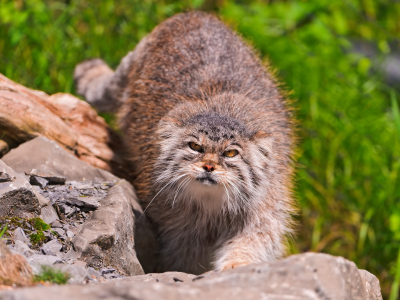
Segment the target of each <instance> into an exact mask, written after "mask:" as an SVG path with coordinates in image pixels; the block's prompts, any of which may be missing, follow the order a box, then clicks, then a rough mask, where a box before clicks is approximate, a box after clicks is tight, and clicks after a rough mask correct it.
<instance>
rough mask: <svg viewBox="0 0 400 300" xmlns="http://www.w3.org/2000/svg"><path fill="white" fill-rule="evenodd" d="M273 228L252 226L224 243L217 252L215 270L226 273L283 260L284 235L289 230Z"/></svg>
mask: <svg viewBox="0 0 400 300" xmlns="http://www.w3.org/2000/svg"><path fill="white" fill-rule="evenodd" d="M270 225H271V223H270ZM276 225H278V224H277V223H276ZM273 227H274V226H272V227H271V226H268V227H267V226H251V227H248V228H245V229H244V230H243V231H242V232H241V233H240V234H238V235H237V236H235V237H233V238H231V239H229V240H227V241H224V242H223V243H222V245H221V247H219V249H218V250H217V251H216V255H215V260H214V269H215V270H217V271H224V270H228V269H232V268H236V267H239V266H242V265H248V264H252V263H261V262H267V261H273V260H276V259H278V258H281V257H282V256H283V255H284V254H285V241H286V239H285V235H284V234H285V232H287V231H288V230H285V228H277V227H275V228H273ZM279 227H280V226H279Z"/></svg>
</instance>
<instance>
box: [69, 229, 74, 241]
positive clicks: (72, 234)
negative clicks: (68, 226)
mask: <svg viewBox="0 0 400 300" xmlns="http://www.w3.org/2000/svg"><path fill="white" fill-rule="evenodd" d="M74 236H75V234H74V233H73V232H72V231H70V230H67V237H68V238H70V239H72V238H73V237H74Z"/></svg>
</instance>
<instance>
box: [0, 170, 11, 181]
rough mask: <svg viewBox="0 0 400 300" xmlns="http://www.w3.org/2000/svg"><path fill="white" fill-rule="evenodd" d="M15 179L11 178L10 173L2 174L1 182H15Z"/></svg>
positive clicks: (0, 176)
mask: <svg viewBox="0 0 400 300" xmlns="http://www.w3.org/2000/svg"><path fill="white" fill-rule="evenodd" d="M14 179H15V178H14V177H12V176H10V174H8V173H4V172H0V182H9V181H13V180H14Z"/></svg>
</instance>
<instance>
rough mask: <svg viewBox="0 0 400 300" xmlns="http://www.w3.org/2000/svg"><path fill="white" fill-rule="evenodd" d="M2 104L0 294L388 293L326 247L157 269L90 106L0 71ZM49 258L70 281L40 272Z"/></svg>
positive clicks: (147, 234) (118, 164)
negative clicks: (204, 267) (213, 267)
mask: <svg viewBox="0 0 400 300" xmlns="http://www.w3.org/2000/svg"><path fill="white" fill-rule="evenodd" d="M0 103H1V104H4V105H2V107H3V108H2V109H0V129H1V130H3V131H4V132H5V135H4V136H5V139H0V155H2V157H1V159H2V160H0V230H1V232H2V233H0V235H2V236H1V239H0V299H4V300H8V299H10V300H11V299H13V300H17V299H18V300H31V299H32V300H33V299H58V300H64V299H68V300H69V299H77V300H80V299H85V300H91V299H143V300H145V299H189V300H190V299H193V300H195V299H196V300H197V299H209V298H210V299H229V300H233V299H269V300H278V299H326V300H327V299H360V300H361V299H363V300H364V299H382V296H381V292H380V286H379V281H378V279H377V278H376V277H375V276H374V275H372V274H371V273H369V272H367V271H365V270H358V269H357V267H356V265H355V264H354V263H353V262H351V261H348V260H346V259H344V258H342V257H334V256H330V255H327V254H317V253H305V254H299V255H293V256H291V257H288V258H286V259H283V260H280V261H275V262H270V263H262V264H258V265H249V266H243V267H239V268H237V269H233V270H229V271H225V272H222V273H217V272H208V273H206V274H203V275H200V276H195V275H192V274H185V273H179V272H167V273H155V272H156V271H157V252H158V248H157V242H156V238H155V235H154V233H153V231H152V228H151V226H150V224H149V222H148V220H147V219H146V216H145V215H144V212H143V210H142V209H141V207H140V205H139V204H138V200H137V197H136V194H135V190H134V188H133V187H132V185H131V184H130V183H129V182H128V181H126V180H124V179H121V178H119V177H116V176H114V175H113V174H111V173H110V172H108V171H106V170H109V171H113V172H114V174H119V175H120V176H124V177H125V178H128V179H129V174H128V173H127V170H126V169H125V165H126V164H125V163H124V162H123V160H122V159H121V158H120V156H119V155H118V154H116V153H115V152H113V151H114V150H113V149H115V148H118V143H117V142H116V140H117V139H116V138H115V136H114V135H113V134H112V133H111V130H110V129H109V128H108V127H107V125H106V124H105V123H104V121H103V120H101V119H99V118H98V116H97V114H96V113H95V111H94V110H93V109H91V108H90V107H89V106H88V105H87V104H86V103H84V102H83V101H81V100H79V99H77V98H75V97H73V96H71V95H66V94H62V95H58V96H48V95H45V94H43V93H41V92H37V91H32V90H29V89H26V88H25V87H22V86H19V85H17V84H15V83H13V82H12V81H10V80H8V79H6V78H4V77H3V76H0ZM14 106H15V107H16V108H15V109H16V111H19V110H21V111H29V113H26V114H24V113H19V114H18V116H17V117H15V118H14V115H10V114H8V113H7V112H8V111H9V107H14ZM28 108H29V109H28ZM18 109H19V110H18ZM1 110H3V111H1ZM79 120H80V121H79ZM21 124H28V125H29V126H28V125H26V126H25V127H24V126H22V125H21ZM90 128H92V130H91V129H90ZM93 128H94V129H93ZM100 133H101V134H100ZM95 136H97V137H95ZM17 146H18V147H17ZM10 148H13V149H11V151H10ZM99 149H100V150H99ZM99 167H100V168H103V169H99ZM104 169H106V170H104ZM127 174H128V175H127ZM4 242H5V243H4ZM46 267H47V268H51V269H52V270H58V271H61V273H62V274H67V275H68V276H67V277H65V278H67V279H68V281H67V285H56V284H50V283H49V282H48V281H47V282H44V281H39V282H38V281H37V280H36V281H35V280H34V278H36V277H34V275H35V274H36V275H38V274H41V272H43V270H44V268H46Z"/></svg>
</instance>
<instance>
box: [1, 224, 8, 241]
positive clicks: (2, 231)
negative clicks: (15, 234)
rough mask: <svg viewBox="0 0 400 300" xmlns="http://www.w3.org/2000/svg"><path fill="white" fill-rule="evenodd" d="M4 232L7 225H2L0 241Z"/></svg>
mask: <svg viewBox="0 0 400 300" xmlns="http://www.w3.org/2000/svg"><path fill="white" fill-rule="evenodd" d="M6 230H7V224H6V225H4V227H3V229H2V230H1V232H0V240H1V238H2V237H3V235H4V233H5V232H6Z"/></svg>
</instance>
